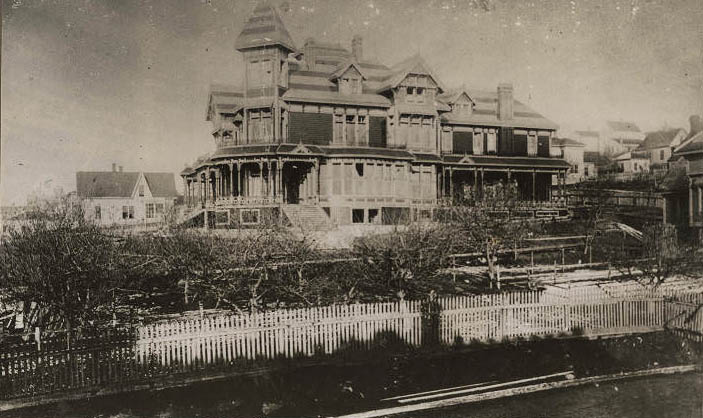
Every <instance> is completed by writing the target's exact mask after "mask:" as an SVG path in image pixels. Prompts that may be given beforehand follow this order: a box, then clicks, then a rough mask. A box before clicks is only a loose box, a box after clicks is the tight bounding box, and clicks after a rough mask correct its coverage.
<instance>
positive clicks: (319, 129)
mask: <svg viewBox="0 0 703 418" xmlns="http://www.w3.org/2000/svg"><path fill="white" fill-rule="evenodd" d="M288 142H292V143H295V144H297V143H300V142H302V143H303V144H311V145H329V144H330V143H331V142H332V115H331V114H326V113H301V112H291V113H290V119H289V121H288Z"/></svg>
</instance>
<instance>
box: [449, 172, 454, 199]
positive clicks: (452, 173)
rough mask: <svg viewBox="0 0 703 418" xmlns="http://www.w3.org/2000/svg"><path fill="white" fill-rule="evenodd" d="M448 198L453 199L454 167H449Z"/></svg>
mask: <svg viewBox="0 0 703 418" xmlns="http://www.w3.org/2000/svg"><path fill="white" fill-rule="evenodd" d="M449 198H450V199H452V200H454V168H452V167H449Z"/></svg>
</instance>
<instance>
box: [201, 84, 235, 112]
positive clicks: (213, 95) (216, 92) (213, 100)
mask: <svg viewBox="0 0 703 418" xmlns="http://www.w3.org/2000/svg"><path fill="white" fill-rule="evenodd" d="M243 105H244V92H243V91H242V89H241V88H239V87H236V86H231V85H226V84H212V85H210V93H209V95H208V104H207V114H206V116H205V120H207V121H210V120H212V116H213V114H214V113H215V112H218V113H236V112H238V111H239V110H240V109H241V108H242V106H243Z"/></svg>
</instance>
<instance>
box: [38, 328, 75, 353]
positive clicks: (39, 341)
mask: <svg viewBox="0 0 703 418" xmlns="http://www.w3.org/2000/svg"><path fill="white" fill-rule="evenodd" d="M68 338H71V336H70V335H69V336H68ZM34 341H35V342H36V343H37V351H41V328H39V327H34Z"/></svg>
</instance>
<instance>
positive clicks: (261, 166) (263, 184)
mask: <svg viewBox="0 0 703 418" xmlns="http://www.w3.org/2000/svg"><path fill="white" fill-rule="evenodd" d="M259 178H260V179H261V189H260V193H261V196H266V182H265V181H264V161H263V160H259Z"/></svg>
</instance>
